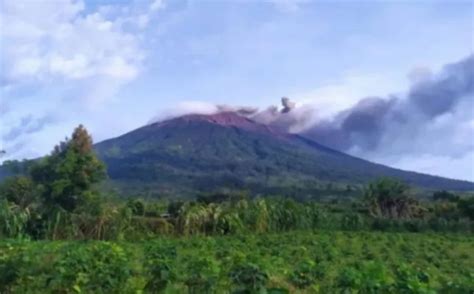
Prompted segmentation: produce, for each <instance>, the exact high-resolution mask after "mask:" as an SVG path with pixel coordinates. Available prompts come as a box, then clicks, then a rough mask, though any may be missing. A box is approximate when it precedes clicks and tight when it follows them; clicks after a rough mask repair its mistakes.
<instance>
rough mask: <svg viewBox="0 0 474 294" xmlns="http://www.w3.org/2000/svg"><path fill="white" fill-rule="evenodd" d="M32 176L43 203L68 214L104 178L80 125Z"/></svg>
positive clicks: (34, 170) (41, 163)
mask: <svg viewBox="0 0 474 294" xmlns="http://www.w3.org/2000/svg"><path fill="white" fill-rule="evenodd" d="M31 174H32V177H33V179H34V180H35V181H36V182H38V183H40V184H41V185H42V187H43V189H44V190H43V191H44V193H43V196H44V200H45V202H46V203H47V204H49V205H59V206H60V207H61V208H63V209H65V210H67V211H73V210H74V209H76V207H77V206H78V205H79V204H81V203H82V202H84V201H86V200H87V198H88V197H89V196H90V192H91V188H92V186H93V185H94V184H96V183H98V182H100V181H101V180H103V179H104V178H105V177H106V173H105V165H104V164H103V163H102V162H101V161H100V160H99V159H98V158H97V157H96V155H95V153H94V151H93V146H92V138H91V136H90V135H89V133H88V132H87V130H86V129H85V128H84V127H83V126H82V125H79V126H78V127H77V128H76V129H75V130H74V132H73V134H72V138H71V139H68V138H66V140H65V141H64V142H60V143H59V144H58V145H57V146H56V147H55V148H54V150H53V152H52V154H51V155H50V156H48V157H46V158H44V159H43V160H42V161H40V162H39V163H38V164H37V165H36V166H34V167H33V168H32V171H31Z"/></svg>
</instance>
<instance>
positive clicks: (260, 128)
mask: <svg viewBox="0 0 474 294" xmlns="http://www.w3.org/2000/svg"><path fill="white" fill-rule="evenodd" d="M192 123H209V124H214V125H219V126H222V127H235V128H238V129H243V130H247V131H252V132H257V133H267V134H271V135H273V136H282V135H285V134H284V133H282V132H280V131H278V130H276V129H273V128H271V127H269V126H267V125H264V124H261V123H258V122H256V121H254V120H252V119H250V118H248V117H246V116H243V115H241V114H239V113H237V112H234V111H224V112H218V113H215V114H187V115H184V116H180V117H176V118H172V119H170V120H166V121H162V122H159V123H157V126H160V127H161V126H165V125H166V126H168V125H175V124H192Z"/></svg>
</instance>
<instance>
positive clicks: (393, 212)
mask: <svg viewBox="0 0 474 294" xmlns="http://www.w3.org/2000/svg"><path fill="white" fill-rule="evenodd" d="M408 188H409V187H408V186H407V185H405V184H403V183H401V182H399V181H397V180H394V179H390V178H381V179H379V180H377V181H375V182H373V183H370V184H369V185H368V186H367V187H366V189H365V200H366V202H367V204H368V209H369V211H370V213H371V214H372V215H373V216H377V217H388V218H411V217H414V216H418V215H420V214H421V213H422V211H421V209H420V205H419V203H418V201H416V200H415V199H413V198H411V197H409V196H408V193H407V192H408Z"/></svg>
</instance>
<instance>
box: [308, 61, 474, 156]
mask: <svg viewBox="0 0 474 294" xmlns="http://www.w3.org/2000/svg"><path fill="white" fill-rule="evenodd" d="M473 102H474V55H471V56H469V57H467V58H465V59H463V60H461V61H459V62H457V63H453V64H449V65H446V66H444V67H443V69H442V71H441V72H440V73H439V74H438V75H435V76H426V77H425V78H423V79H418V80H417V81H416V82H415V83H414V84H413V85H412V86H411V88H410V89H409V90H408V93H407V95H406V97H384V98H382V97H369V98H365V99H362V100H361V101H359V102H358V103H357V104H356V105H355V106H353V107H351V108H349V109H346V110H344V111H341V112H340V113H338V114H337V115H335V116H334V117H333V118H331V119H329V120H325V121H322V122H319V123H317V124H315V125H313V126H312V127H310V128H308V129H307V130H305V131H304V132H303V133H302V134H303V135H305V136H307V137H310V138H312V139H314V140H315V141H318V142H319V143H321V144H324V145H327V146H329V147H331V148H334V149H337V150H341V151H355V153H366V152H371V151H375V150H377V149H378V148H381V147H384V148H386V149H392V150H398V151H399V152H404V151H406V149H407V148H410V147H408V146H411V148H412V149H413V148H415V149H416V148H418V147H419V146H421V145H423V144H424V146H426V145H433V146H431V147H430V148H431V149H433V152H438V153H442V152H443V150H441V149H443V148H445V147H442V146H441V145H442V144H441V143H437V141H440V139H441V138H443V137H444V138H446V136H453V134H454V133H456V134H459V133H460V132H462V134H461V135H459V136H464V135H474V131H473V128H472V127H471V128H469V127H467V128H464V129H463V128H461V127H460V125H459V122H460V121H461V122H462V121H471V120H472V119H473V117H474V113H473V107H474V103H473ZM436 137H438V138H436ZM431 139H432V140H434V142H428V141H424V142H422V141H421V140H431ZM457 147H460V146H457ZM472 148H473V144H468V145H467V146H466V148H464V149H465V151H466V152H467V151H469V150H472ZM434 149H436V150H434ZM460 149H463V148H460Z"/></svg>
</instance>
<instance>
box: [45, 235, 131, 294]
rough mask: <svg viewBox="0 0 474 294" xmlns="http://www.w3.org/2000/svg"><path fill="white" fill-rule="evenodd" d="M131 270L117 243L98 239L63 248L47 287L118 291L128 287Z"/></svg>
mask: <svg viewBox="0 0 474 294" xmlns="http://www.w3.org/2000/svg"><path fill="white" fill-rule="evenodd" d="M130 275H131V269H130V268H129V265H128V259H127V254H126V253H125V251H124V250H123V249H122V248H121V247H120V246H118V245H116V244H111V243H108V242H96V243H91V244H77V245H72V246H66V247H64V248H63V250H62V252H61V254H60V258H58V259H57V261H56V262H55V264H54V272H52V273H51V276H50V282H49V284H48V288H50V289H51V290H53V291H56V292H72V291H76V292H81V291H84V292H90V293H117V292H123V291H124V289H126V287H127V282H128V279H129V277H130Z"/></svg>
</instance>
